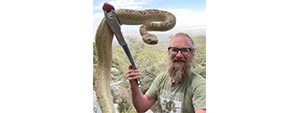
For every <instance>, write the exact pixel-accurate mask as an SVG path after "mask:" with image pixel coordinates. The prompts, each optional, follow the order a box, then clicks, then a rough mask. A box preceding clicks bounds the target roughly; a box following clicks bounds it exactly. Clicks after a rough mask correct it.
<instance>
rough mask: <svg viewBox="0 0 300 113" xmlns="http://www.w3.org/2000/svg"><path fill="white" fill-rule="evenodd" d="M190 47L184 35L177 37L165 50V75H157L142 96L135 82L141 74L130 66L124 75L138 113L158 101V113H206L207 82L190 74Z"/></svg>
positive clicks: (194, 74) (192, 43)
mask: <svg viewBox="0 0 300 113" xmlns="http://www.w3.org/2000/svg"><path fill="white" fill-rule="evenodd" d="M193 47H194V42H193V40H192V39H191V38H190V37H189V36H188V35H187V34H185V33H178V34H176V35H175V36H174V38H173V39H172V40H171V43H170V47H169V48H168V59H169V61H168V71H167V73H165V74H163V75H160V76H157V77H156V78H155V80H154V81H153V82H152V84H151V86H150V88H149V90H148V91H147V92H146V93H145V95H143V94H142V93H141V91H140V90H139V88H138V85H137V84H136V82H135V80H136V79H139V78H140V77H141V75H142V73H141V72H140V71H139V70H138V69H131V66H129V70H128V72H127V73H126V76H127V79H128V80H129V81H130V84H131V91H132V101H133V105H134V107H135V109H136V110H137V112H145V111H147V110H148V109H149V108H150V107H151V106H152V105H153V104H154V103H155V102H156V101H158V103H159V110H158V111H159V112H162V113H165V112H168V113H192V112H195V113H206V89H205V84H206V81H205V79H204V78H203V77H202V76H200V75H198V74H196V73H193V72H192V71H191V66H192V61H193V58H194V55H195V50H194V48H193Z"/></svg>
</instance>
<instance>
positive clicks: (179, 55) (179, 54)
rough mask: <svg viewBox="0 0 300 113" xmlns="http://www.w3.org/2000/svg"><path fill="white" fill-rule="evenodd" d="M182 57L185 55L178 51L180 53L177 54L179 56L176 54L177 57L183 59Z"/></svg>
mask: <svg viewBox="0 0 300 113" xmlns="http://www.w3.org/2000/svg"><path fill="white" fill-rule="evenodd" d="M182 56H183V54H182V53H181V51H180V50H178V52H177V54H176V57H178V58H181V57H182Z"/></svg>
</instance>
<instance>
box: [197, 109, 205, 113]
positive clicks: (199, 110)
mask: <svg viewBox="0 0 300 113" xmlns="http://www.w3.org/2000/svg"><path fill="white" fill-rule="evenodd" d="M195 113H206V110H205V109H197V110H196V111H195Z"/></svg>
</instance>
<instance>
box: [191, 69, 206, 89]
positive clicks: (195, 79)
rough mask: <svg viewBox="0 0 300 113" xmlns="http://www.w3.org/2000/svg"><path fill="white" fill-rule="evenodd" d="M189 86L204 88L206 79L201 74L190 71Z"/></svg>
mask: <svg viewBox="0 0 300 113" xmlns="http://www.w3.org/2000/svg"><path fill="white" fill-rule="evenodd" d="M191 86H192V88H205V86H206V80H205V78H203V77H202V76H201V75H199V74H197V73H195V72H192V74H191Z"/></svg>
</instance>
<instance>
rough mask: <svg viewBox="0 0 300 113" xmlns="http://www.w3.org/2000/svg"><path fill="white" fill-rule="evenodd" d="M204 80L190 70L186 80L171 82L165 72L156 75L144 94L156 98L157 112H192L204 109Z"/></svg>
mask: <svg viewBox="0 0 300 113" xmlns="http://www.w3.org/2000/svg"><path fill="white" fill-rule="evenodd" d="M205 85H206V80H205V79H204V78H203V77H202V76H200V75H198V74H196V73H194V72H192V73H191V74H190V76H189V78H188V79H187V80H185V81H184V82H182V83H180V84H178V83H172V82H171V78H170V77H169V76H168V75H167V74H163V75H160V76H157V77H156V78H155V80H154V81H153V83H152V85H151V86H150V88H149V90H148V91H147V92H146V95H147V96H148V97H150V98H152V99H156V100H157V102H158V103H159V105H160V106H159V110H158V111H159V112H162V113H165V112H168V113H192V112H194V111H195V110H197V109H206V86H205Z"/></svg>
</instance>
